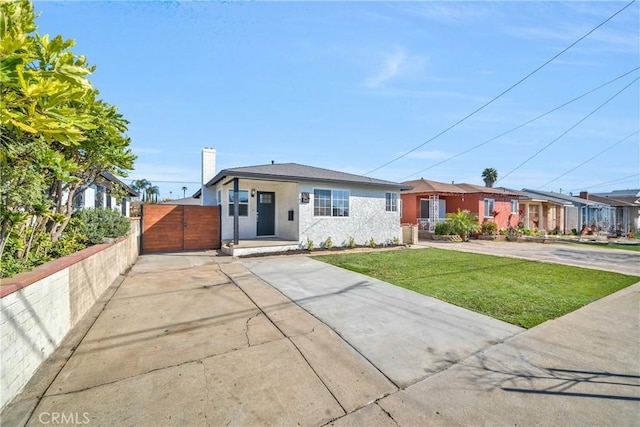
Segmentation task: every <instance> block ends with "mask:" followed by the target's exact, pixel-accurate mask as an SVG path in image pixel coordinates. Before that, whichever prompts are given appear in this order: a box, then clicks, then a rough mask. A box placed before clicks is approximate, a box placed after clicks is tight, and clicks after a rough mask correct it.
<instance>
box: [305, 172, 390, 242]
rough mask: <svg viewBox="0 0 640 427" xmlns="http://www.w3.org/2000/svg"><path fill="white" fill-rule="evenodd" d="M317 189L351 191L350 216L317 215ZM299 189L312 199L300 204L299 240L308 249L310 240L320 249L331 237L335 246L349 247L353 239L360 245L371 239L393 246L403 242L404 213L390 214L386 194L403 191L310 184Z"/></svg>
mask: <svg viewBox="0 0 640 427" xmlns="http://www.w3.org/2000/svg"><path fill="white" fill-rule="evenodd" d="M316 188H323V189H333V190H349V191H350V195H349V216H348V217H316V216H313V206H314V200H313V190H314V189H316ZM299 190H300V192H308V193H309V196H310V198H309V203H302V202H300V204H299V210H300V215H299V217H300V234H299V239H300V244H301V245H302V246H306V242H307V239H310V240H312V241H313V242H314V244H315V245H316V247H319V246H320V245H321V244H322V242H324V241H325V240H326V239H327V238H328V237H331V240H332V242H333V244H334V245H335V246H346V245H347V244H348V242H349V238H350V237H353V238H354V239H355V243H356V244H357V245H365V244H368V242H369V240H370V239H371V238H373V239H374V241H375V242H376V243H377V244H389V243H392V242H393V240H394V238H395V239H398V240H399V241H400V242H401V241H402V231H401V228H400V218H401V213H400V211H398V212H386V210H385V209H386V199H385V195H386V193H387V192H394V193H396V194H399V191H393V190H385V189H372V188H370V187H364V186H363V187H357V186H356V187H347V186H343V185H336V184H332V183H325V184H323V183H309V182H307V183H300V186H299ZM399 197H400V196H399ZM399 202H400V201H399ZM400 204H401V203H400Z"/></svg>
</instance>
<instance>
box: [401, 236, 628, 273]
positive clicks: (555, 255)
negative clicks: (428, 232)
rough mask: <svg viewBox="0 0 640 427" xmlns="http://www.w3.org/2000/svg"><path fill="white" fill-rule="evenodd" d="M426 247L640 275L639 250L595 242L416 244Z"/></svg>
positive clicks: (489, 241) (488, 241)
mask: <svg viewBox="0 0 640 427" xmlns="http://www.w3.org/2000/svg"><path fill="white" fill-rule="evenodd" d="M424 247H432V248H440V249H450V250H455V251H463V252H474V253H481V254H487V255H498V256H506V257H511V258H521V259H530V260H534V261H544V262H552V263H556V264H565V265H573V266H576V267H584V268H593V269H596V270H605V271H612V272H615V273H622V274H629V275H632V276H640V251H630V250H623V249H610V248H602V247H598V246H596V245H588V244H568V243H533V242H503V241H491V240H472V241H470V242H465V243H450V242H439V241H435V240H422V241H420V243H419V244H417V245H414V246H413V248H416V249H419V248H424Z"/></svg>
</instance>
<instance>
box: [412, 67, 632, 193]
mask: <svg viewBox="0 0 640 427" xmlns="http://www.w3.org/2000/svg"><path fill="white" fill-rule="evenodd" d="M639 69H640V67H636V68H634V69H633V70H631V71H627V72H626V73H624V74H622V75H620V76H618V77H616V78H615V79H613V80H609V81H608V82H606V83H603V84H601V85H600V86H598V87H596V88H594V89H591V90H590V91H588V92H585V93H583V94H582V95H580V96H577V97H575V98H573V99H572V100H570V101H567V102H565V103H564V104H562V105H559V106H557V107H555V108H553V109H551V110H549V111H547V112H546V113H543V114H540V115H539V116H537V117H534V118H533V119H531V120H528V121H526V122H524V123H522V124H520V125H518V126H516V127H513V128H511V129H509V130H507V131H505V132H503V133H501V134H500V135H498V136H495V137H493V138H491V139H488V140H486V141H484V142H481V143H480V144H478V145H475V146H473V147H471V148H469V149H467V150H465V151H462V152H461V153H458V154H455V155H453V156H451V157H449V158H447V159H444V160H442V161H440V162H438V163H436V164H433V165H431V166H428V167H426V168H424V169H420V170H419V171H418V172H414V173H412V174H410V175H407V176H405V177H404V178H402V181H404V180H406V179H407V178H409V177H411V176H414V175H418V174H419V173H422V172H424V171H427V170H429V169H433V168H435V167H436V166H440V165H441V164H443V163H446V162H448V161H450V160H453V159H455V158H458V157H460V156H462V155H464V154H467V153H469V152H471V151H473V150H475V149H477V148H480V147H482V146H484V145H486V144H488V143H490V142H493V141H495V140H496V139H498V138H502V137H503V136H505V135H508V134H510V133H511V132H514V131H516V130H518V129H520V128H522V127H524V126H526V125H528V124H531V123H533V122H535V121H536V120H539V119H541V118H543V117H545V116H547V115H549V114H551V113H553V112H555V111H557V110H559V109H561V108H563V107H566V106H567V105H569V104H572V103H573V102H575V101H578V100H579V99H582V98H584V97H585V96H587V95H590V94H592V93H593V92H595V91H597V90H600V89H602V88H603V87H605V86H608V85H610V84H611V83H613V82H616V81H618V80H620V79H621V78H623V77H625V76H627V75H629V74H631V73H633V72H634V71H637V70H639Z"/></svg>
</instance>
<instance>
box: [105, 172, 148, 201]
mask: <svg viewBox="0 0 640 427" xmlns="http://www.w3.org/2000/svg"><path fill="white" fill-rule="evenodd" d="M100 176H101V177H102V178H104V179H106V180H107V181H109V182H112V183H114V184H117V185H119V186H120V187H122V188H124V190H125V191H126V192H127V194H128V195H129V196H133V197H138V196H139V194H138V192H137V191H135V190H134V189H133V188H131V187H129V186H128V185H127V184H125V183H124V182H122V181H120V180H119V179H118V178H116V177H115V176H114V175H113V174H111V173H109V172H102V173H100Z"/></svg>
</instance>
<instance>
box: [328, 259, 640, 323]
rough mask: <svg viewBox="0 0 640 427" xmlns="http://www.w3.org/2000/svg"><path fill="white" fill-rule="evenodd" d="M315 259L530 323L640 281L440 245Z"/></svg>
mask: <svg viewBox="0 0 640 427" xmlns="http://www.w3.org/2000/svg"><path fill="white" fill-rule="evenodd" d="M316 259H317V260H319V261H324V262H327V263H330V264H333V265H336V266H338V267H342V268H346V269H348V270H352V271H356V272H358V273H362V274H366V275H368V276H371V277H375V278H377V279H380V280H383V281H385V282H389V283H393V284H395V285H398V286H401V287H403V288H407V289H411V290H413V291H416V292H419V293H421V294H424V295H429V296H433V297H435V298H438V299H441V300H443V301H447V302H450V303H452V304H455V305H458V306H461V307H464V308H467V309H469V310H473V311H476V312H478V313H483V314H486V315H488V316H491V317H494V318H496V319H500V320H503V321H505V322H509V323H512V324H514V325H518V326H522V327H525V328H531V327H533V326H536V325H538V324H540V323H542V322H544V321H546V320H550V319H554V318H556V317H559V316H562V315H564V314H566V313H569V312H571V311H574V310H576V309H577V308H580V307H582V306H584V305H586V304H588V303H590V302H592V301H595V300H597V299H600V298H602V297H604V296H605V295H609V294H610V293H613V292H615V291H618V290H620V289H622V288H625V287H627V286H629V285H631V284H633V283H636V282H638V281H640V278H638V277H635V276H627V275H623V274H618V273H610V272H606V271H598V270H590V269H585V268H579V267H569V266H564V265H558V264H549V263H543V262H536V261H526V260H521V259H514V258H505V257H496V256H490V255H480V254H472V253H465V252H457V251H450V250H444V249H435V248H429V249H415V250H414V249H412V250H401V251H385V252H370V253H352V254H339V255H325V256H320V257H316Z"/></svg>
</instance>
